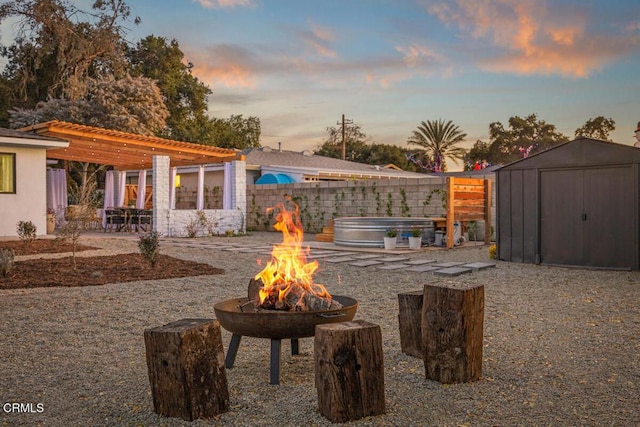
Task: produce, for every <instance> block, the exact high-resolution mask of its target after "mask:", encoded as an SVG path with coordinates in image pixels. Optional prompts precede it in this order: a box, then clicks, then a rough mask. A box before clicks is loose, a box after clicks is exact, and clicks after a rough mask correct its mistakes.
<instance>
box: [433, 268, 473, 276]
mask: <svg viewBox="0 0 640 427" xmlns="http://www.w3.org/2000/svg"><path fill="white" fill-rule="evenodd" d="M472 271H473V270H472V269H470V268H462V267H449V268H441V269H440V270H435V271H434V272H433V274H437V275H438V276H449V277H455V276H460V275H461V274H465V273H470V272H472Z"/></svg>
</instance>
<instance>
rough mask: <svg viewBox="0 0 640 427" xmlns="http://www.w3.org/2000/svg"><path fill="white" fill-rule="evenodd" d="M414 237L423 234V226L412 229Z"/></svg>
mask: <svg viewBox="0 0 640 427" xmlns="http://www.w3.org/2000/svg"><path fill="white" fill-rule="evenodd" d="M411 236H412V237H421V236H422V228H412V229H411Z"/></svg>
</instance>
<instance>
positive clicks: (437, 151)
mask: <svg viewBox="0 0 640 427" xmlns="http://www.w3.org/2000/svg"><path fill="white" fill-rule="evenodd" d="M466 137H467V134H466V133H464V132H462V131H461V130H460V128H458V126H457V125H454V124H453V122H452V121H451V120H449V121H448V122H446V123H445V122H444V120H442V119H438V120H437V121H436V120H428V121H427V122H424V121H423V122H420V126H418V130H414V131H413V135H412V136H411V137H410V138H409V139H408V140H407V144H415V145H419V146H421V147H424V149H425V150H424V151H425V154H427V156H428V157H430V158H432V159H434V161H437V159H440V160H441V162H442V166H441V168H442V171H443V172H446V171H447V163H446V160H445V158H447V157H448V158H450V159H451V160H453V161H454V163H456V164H458V160H462V159H463V157H464V155H465V154H466V151H467V150H465V149H464V148H462V147H456V144H458V143H460V142H462V141H464V139H465V138H466Z"/></svg>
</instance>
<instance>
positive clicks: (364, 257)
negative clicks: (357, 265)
mask: <svg viewBox="0 0 640 427" xmlns="http://www.w3.org/2000/svg"><path fill="white" fill-rule="evenodd" d="M353 258H354V259H373V258H380V255H375V254H364V255H354V256H353Z"/></svg>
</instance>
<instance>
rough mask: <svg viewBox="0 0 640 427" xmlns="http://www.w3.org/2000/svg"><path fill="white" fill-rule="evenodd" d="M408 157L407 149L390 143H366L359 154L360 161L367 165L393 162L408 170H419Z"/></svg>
mask: <svg viewBox="0 0 640 427" xmlns="http://www.w3.org/2000/svg"><path fill="white" fill-rule="evenodd" d="M408 157H409V152H408V150H406V149H404V148H401V147H398V146H397V145H391V144H368V145H366V146H365V147H364V149H363V153H362V156H361V158H362V163H366V164H369V165H380V166H384V165H388V164H393V165H395V166H397V167H399V168H401V169H402V170H406V171H409V172H417V171H420V170H419V167H418V166H417V165H416V164H415V163H413V162H411V161H409V158H408ZM421 172H424V171H421Z"/></svg>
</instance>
